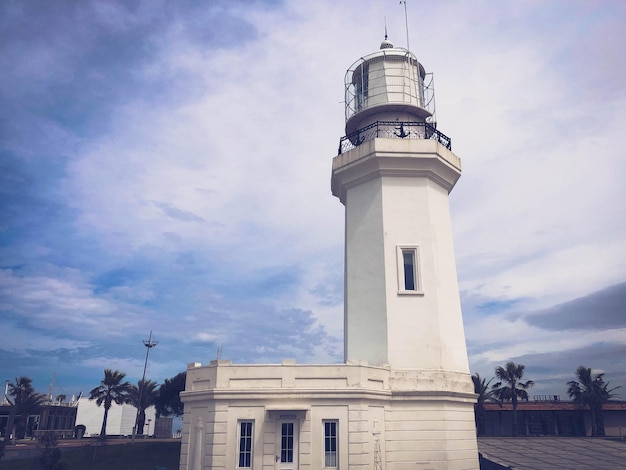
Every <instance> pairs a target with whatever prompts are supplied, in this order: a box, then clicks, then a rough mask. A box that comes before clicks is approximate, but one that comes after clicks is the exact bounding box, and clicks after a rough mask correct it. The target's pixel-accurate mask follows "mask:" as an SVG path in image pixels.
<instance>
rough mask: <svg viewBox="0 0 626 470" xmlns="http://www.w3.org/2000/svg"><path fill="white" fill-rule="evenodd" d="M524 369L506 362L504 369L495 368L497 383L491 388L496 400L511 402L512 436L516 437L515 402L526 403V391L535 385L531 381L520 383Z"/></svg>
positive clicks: (522, 366) (521, 365) (520, 365)
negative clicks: (524, 401) (522, 401)
mask: <svg viewBox="0 0 626 470" xmlns="http://www.w3.org/2000/svg"><path fill="white" fill-rule="evenodd" d="M525 368H526V366H524V365H523V364H515V363H514V362H507V363H506V365H505V366H504V367H496V378H497V380H499V382H496V383H495V384H493V386H492V389H493V391H494V392H495V393H494V394H495V396H496V397H497V398H498V400H500V401H510V402H511V405H512V407H513V427H512V435H513V436H517V402H518V401H519V400H526V401H528V392H527V391H526V390H528V389H529V388H530V387H532V386H533V385H535V382H533V381H532V380H527V381H526V382H522V378H523V377H524V369H525Z"/></svg>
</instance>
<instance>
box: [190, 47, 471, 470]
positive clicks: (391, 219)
mask: <svg viewBox="0 0 626 470" xmlns="http://www.w3.org/2000/svg"><path fill="white" fill-rule="evenodd" d="M345 93H346V108H345V111H346V127H345V136H344V137H342V138H341V139H340V142H339V148H338V152H337V155H336V156H334V158H333V160H332V173H331V191H332V194H333V195H334V196H336V197H337V198H339V200H340V201H341V203H342V204H343V205H344V206H345V295H344V298H345V305H344V324H345V327H344V340H345V354H344V356H345V357H344V363H343V364H297V363H296V362H295V361H294V360H291V359H285V360H283V361H282V363H281V364H233V363H232V362H231V361H230V360H223V359H218V360H213V361H211V362H210V363H209V365H205V366H203V365H202V364H200V363H195V362H193V363H190V364H188V367H187V379H186V380H187V381H186V385H185V391H183V392H182V393H181V400H182V401H183V402H184V404H185V412H184V417H183V434H182V440H181V460H180V469H181V470H227V469H232V468H244V469H246V468H247V469H255V468H258V469H260V468H263V469H265V470H300V469H302V470H304V469H313V468H316V469H317V468H329V469H335V470H337V469H339V470H381V469H383V468H384V469H388V470H409V469H411V470H414V469H434V470H452V469H455V470H457V469H466V470H477V469H478V468H479V464H478V449H477V442H476V430H475V424H474V408H473V406H474V403H475V397H476V396H475V394H474V388H473V384H472V381H471V377H470V374H469V367H468V360H467V351H466V347H465V336H464V332H463V320H462V314H461V306H460V300H459V289H458V283H457V276H456V267H455V260H454V250H453V241H452V228H451V222H450V210H449V204H448V196H449V194H450V191H451V190H452V188H453V187H454V185H455V183H456V182H457V180H458V179H459V177H460V175H461V162H460V160H459V158H458V157H457V156H456V155H455V154H454V153H452V150H451V140H450V139H449V138H448V137H447V136H446V135H444V134H443V133H442V132H440V130H439V129H437V123H436V119H435V113H434V107H433V103H434V96H433V88H432V81H431V80H430V77H429V75H428V74H427V73H426V71H425V69H424V67H422V65H421V64H420V63H419V62H418V60H417V58H416V57H415V56H414V55H413V54H412V53H411V52H409V51H408V50H406V49H402V48H395V47H394V46H393V44H391V42H389V41H387V40H386V39H385V41H383V43H382V44H381V47H380V49H379V50H378V51H377V52H375V53H373V54H370V55H367V56H364V57H362V58H361V59H359V60H358V61H357V62H355V63H354V64H353V65H352V66H351V67H350V68H349V69H348V71H347V73H346V76H345Z"/></svg>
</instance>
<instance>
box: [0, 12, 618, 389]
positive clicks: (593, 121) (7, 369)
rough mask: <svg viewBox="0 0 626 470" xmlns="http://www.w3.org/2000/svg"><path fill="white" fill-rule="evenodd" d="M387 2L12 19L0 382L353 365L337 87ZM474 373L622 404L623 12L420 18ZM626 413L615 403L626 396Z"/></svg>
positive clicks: (0, 170) (5, 107)
mask: <svg viewBox="0 0 626 470" xmlns="http://www.w3.org/2000/svg"><path fill="white" fill-rule="evenodd" d="M385 17H386V21H387V27H388V31H389V39H390V40H391V41H393V42H394V43H395V44H396V45H397V46H401V47H405V46H406V31H405V26H404V25H405V18H404V8H403V6H402V5H399V4H398V1H397V0H376V1H374V0H346V1H336V0H316V1H314V2H313V1H283V2H280V1H271V0H268V1H235V0H228V1H226V0H211V1H205V2H197V1H176V2H175V1H156V0H154V1H144V2H139V1H117V2H116V1H81V2H78V1H56V2H40V1H35V0H32V1H29V0H24V1H20V0H5V1H3V2H0V70H2V73H1V74H0V102H1V103H2V105H1V106H0V364H1V365H0V373H1V374H0V375H1V377H0V379H2V381H4V380H7V379H9V380H13V379H14V378H15V377H16V376H20V375H26V376H29V377H31V378H32V379H33V381H34V385H35V387H36V388H37V389H38V390H39V391H41V392H46V391H47V390H48V386H49V383H50V381H51V379H52V376H53V374H54V373H56V383H55V391H54V393H55V394H56V393H65V394H67V395H68V396H70V395H71V394H78V393H79V392H80V391H81V390H82V391H83V392H87V391H88V390H90V389H91V388H93V387H94V386H96V385H97V384H98V383H99V381H100V379H101V377H102V375H103V369H104V368H114V369H119V370H121V371H124V372H126V373H127V375H128V378H129V379H130V380H132V381H136V380H137V379H138V378H139V377H140V376H141V373H142V369H143V361H144V357H145V351H146V348H145V347H144V346H143V344H142V340H144V339H147V338H148V334H149V332H150V330H152V331H153V336H154V338H155V339H157V340H158V341H159V343H158V346H157V347H156V348H154V349H152V350H151V352H150V363H149V366H148V373H147V376H148V378H151V379H153V380H155V381H158V382H162V381H163V379H165V378H167V377H171V376H173V375H175V374H176V373H178V372H180V371H183V370H184V369H185V367H186V364H187V363H189V362H202V363H205V364H206V363H208V362H209V361H210V360H211V359H214V358H215V357H216V352H217V350H218V348H219V347H220V345H221V349H222V358H224V359H232V360H233V361H234V362H238V363H263V362H280V361H281V360H282V359H283V358H295V359H296V360H297V361H298V362H313V363H327V362H341V361H342V360H343V339H342V338H343V332H342V328H343V319H342V313H343V266H342V263H343V206H342V205H341V204H340V202H339V201H338V200H337V199H335V198H334V197H333V196H332V195H331V194H330V168H331V160H332V157H334V156H335V155H336V152H337V144H338V140H339V138H340V137H341V136H342V135H343V126H344V121H343V119H344V118H343V116H344V110H343V104H342V101H343V99H344V98H343V78H344V73H345V71H346V70H347V68H348V67H349V66H350V65H351V64H352V63H353V62H354V61H355V60H357V59H358V58H359V57H361V56H363V55H365V54H368V53H370V52H374V51H376V50H377V49H378V47H379V44H380V42H381V40H382V39H383V34H384V22H385ZM408 24H409V43H410V48H411V50H412V51H413V52H414V53H415V54H416V55H417V56H418V58H419V59H420V61H421V62H422V63H423V64H424V66H425V68H426V69H427V71H429V72H434V74H435V84H436V99H437V116H438V124H439V129H440V130H441V131H442V132H444V133H445V134H447V135H448V136H450V137H451V138H452V145H453V151H454V152H455V153H456V154H457V155H458V156H459V157H461V158H462V160H463V168H464V173H463V176H462V178H461V180H460V181H459V183H458V184H457V186H456V188H455V189H454V191H453V192H452V194H451V208H452V218H453V227H454V238H455V249H456V257H457V265H458V273H459V283H460V288H461V299H462V304H463V310H464V322H465V327H466V335H467V345H468V351H469V357H470V369H471V371H472V372H480V373H481V375H484V376H487V377H491V376H492V375H493V369H494V366H496V365H502V364H504V363H505V362H506V361H508V360H514V361H516V362H521V363H523V364H525V365H526V373H527V377H528V378H529V379H533V380H535V381H536V382H537V385H536V387H535V389H534V391H533V392H532V393H538V394H541V393H546V394H548V393H550V394H552V393H557V394H562V395H564V394H565V385H564V384H565V382H567V381H568V380H571V379H573V378H574V376H573V372H574V370H575V369H576V367H577V366H578V365H580V364H583V365H586V366H588V367H592V368H594V369H597V370H602V371H605V372H606V374H607V378H608V379H609V380H611V382H612V383H613V384H615V385H623V386H625V387H626V307H625V305H626V209H625V204H624V201H626V185H625V184H624V181H623V178H624V176H623V175H624V174H626V151H625V150H624V148H625V147H624V145H625V143H626V142H625V141H624V135H625V132H626V131H625V129H626V86H625V84H624V76H626V56H625V55H624V53H623V47H622V44H623V39H624V37H625V35H626V4H624V2H622V1H621V0H615V1H610V0H603V1H593V0H585V1H570V0H551V1H547V2H546V1H543V0H541V1H533V0H524V1H502V0H492V1H479V0H476V1H471V2H470V1H454V0H449V1H442V2H423V1H417V0H409V1H408ZM623 397H626V393H624V394H623Z"/></svg>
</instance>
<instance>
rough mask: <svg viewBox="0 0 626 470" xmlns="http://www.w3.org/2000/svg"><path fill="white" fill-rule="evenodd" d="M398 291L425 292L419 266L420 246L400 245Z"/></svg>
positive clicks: (400, 292)
mask: <svg viewBox="0 0 626 470" xmlns="http://www.w3.org/2000/svg"><path fill="white" fill-rule="evenodd" d="M397 261H398V293H399V294H418V295H421V294H423V292H422V280H421V278H420V268H419V247H418V246H415V245H398V247H397Z"/></svg>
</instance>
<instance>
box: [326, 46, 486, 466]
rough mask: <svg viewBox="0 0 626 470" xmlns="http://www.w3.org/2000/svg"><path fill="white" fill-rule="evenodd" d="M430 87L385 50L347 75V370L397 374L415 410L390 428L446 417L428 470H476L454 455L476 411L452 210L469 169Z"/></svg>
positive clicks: (415, 68)
mask: <svg viewBox="0 0 626 470" xmlns="http://www.w3.org/2000/svg"><path fill="white" fill-rule="evenodd" d="M426 78H427V77H426V73H425V71H424V68H423V67H422V65H421V64H420V63H419V62H418V61H417V59H416V58H415V56H414V55H413V54H412V53H411V52H409V51H408V50H406V49H400V48H394V47H393V45H392V44H391V43H390V42H389V41H387V40H386V39H385V41H383V43H382V44H381V47H380V50H379V51H378V52H375V53H373V54H370V55H368V56H366V57H363V58H361V59H359V60H358V61H357V62H356V63H355V64H353V65H352V66H351V67H350V68H349V69H348V71H347V73H346V80H345V89H346V137H344V138H342V139H341V142H340V146H339V155H337V156H336V157H335V158H334V160H333V167H332V180H331V186H332V192H333V194H334V195H335V196H337V197H338V198H339V199H340V201H341V202H342V203H343V204H344V205H345V301H344V302H345V307H344V308H345V310H344V318H345V320H344V322H345V328H344V341H345V346H344V347H345V359H346V362H347V363H350V362H352V361H362V360H366V361H367V362H368V363H369V364H376V365H387V366H388V367H389V368H390V371H391V380H390V386H391V389H392V391H393V392H396V393H398V392H399V393H403V394H405V395H404V396H405V399H407V400H408V401H405V402H403V403H396V404H395V405H394V404H392V406H391V407H390V413H389V415H388V417H389V418H391V416H392V415H393V413H394V412H397V415H396V417H395V418H391V419H393V420H395V419H397V420H406V421H409V422H411V421H413V420H425V421H424V422H426V421H428V420H429V419H431V418H430V417H429V416H436V415H437V414H438V418H437V419H439V426H438V430H446V431H448V432H449V433H450V434H449V436H450V437H452V436H454V437H453V438H452V439H451V440H449V441H448V442H447V443H446V445H444V446H442V449H440V450H444V448H445V449H448V452H447V454H446V452H444V453H438V459H441V460H447V462H446V463H444V462H440V463H439V464H434V463H433V462H431V463H430V466H429V467H428V468H472V467H471V466H472V465H474V464H475V463H472V462H470V461H465V462H460V461H456V462H454V461H455V458H456V457H455V454H456V456H457V457H458V456H459V455H460V454H459V453H458V452H456V451H458V450H460V449H456V450H452V449H453V448H454V446H455V445H458V444H459V442H460V440H463V439H466V440H467V441H466V442H465V443H464V444H462V447H464V448H466V449H468V448H471V447H472V446H474V448H475V446H476V440H475V435H474V434H473V431H471V432H467V429H468V427H467V426H466V424H467V423H463V424H461V423H460V422H458V421H457V419H458V417H459V416H460V414H457V415H456V416H455V411H453V410H456V411H459V410H464V411H467V410H468V407H471V406H472V405H471V403H470V402H471V401H472V400H468V395H469V394H471V393H472V392H473V385H472V381H471V377H470V374H469V366H468V359H467V350H466V345H465V334H464V331H463V319H462V314H461V304H460V299H459V288H458V281H457V274H456V265H455V259H454V249H453V240H452V229H451V223H450V210H449V204H448V194H449V193H450V191H451V190H452V188H453V187H454V185H455V183H456V182H457V180H458V179H459V177H460V175H461V161H460V159H459V158H458V157H457V156H456V155H455V154H454V153H452V151H451V141H450V139H449V138H448V137H446V136H445V135H443V134H442V133H440V132H439V131H437V129H436V123H435V121H434V109H432V108H431V109H429V101H430V102H431V103H432V102H434V101H432V98H433V96H432V89H430V88H429V87H426V86H425V83H424V81H425V79H426ZM427 396H430V400H428V399H426V397H427ZM409 397H411V398H410V399H409ZM422 399H423V400H424V401H423V402H422V401H420V400H422ZM412 400H414V401H412ZM409 402H410V404H409ZM405 413H408V414H406V415H405ZM466 418H467V415H466ZM419 427H420V426H419V425H418V426H417V428H419ZM409 428H410V426H409V427H408V428H406V429H409ZM462 429H465V430H466V431H465V432H463V431H462ZM457 439H459V440H457ZM411 440H412V439H411V438H408V439H406V442H405V443H404V446H405V447H406V448H407V449H408V448H409V447H412V449H413V450H414V451H416V452H415V454H414V455H413V457H412V458H415V460H417V461H420V460H421V461H427V460H429V457H428V456H429V453H428V452H425V453H422V454H421V455H420V453H419V452H418V451H417V450H418V449H420V448H421V449H423V450H426V449H428V447H424V444H426V443H425V442H423V441H420V440H419V439H416V440H414V441H413V442H412V443H410V441H411ZM455 441H456V442H455ZM427 445H428V444H427ZM430 445H432V443H430ZM467 446H469V447H467ZM387 457H388V463H392V462H391V461H392V460H394V458H393V457H392V456H391V455H390V454H389V451H388V453H387ZM401 459H402V457H400V456H398V462H397V463H395V466H394V468H404V467H402V466H401V465H400V463H399V461H400V460H401ZM419 468H421V467H419ZM424 468H426V467H424Z"/></svg>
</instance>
